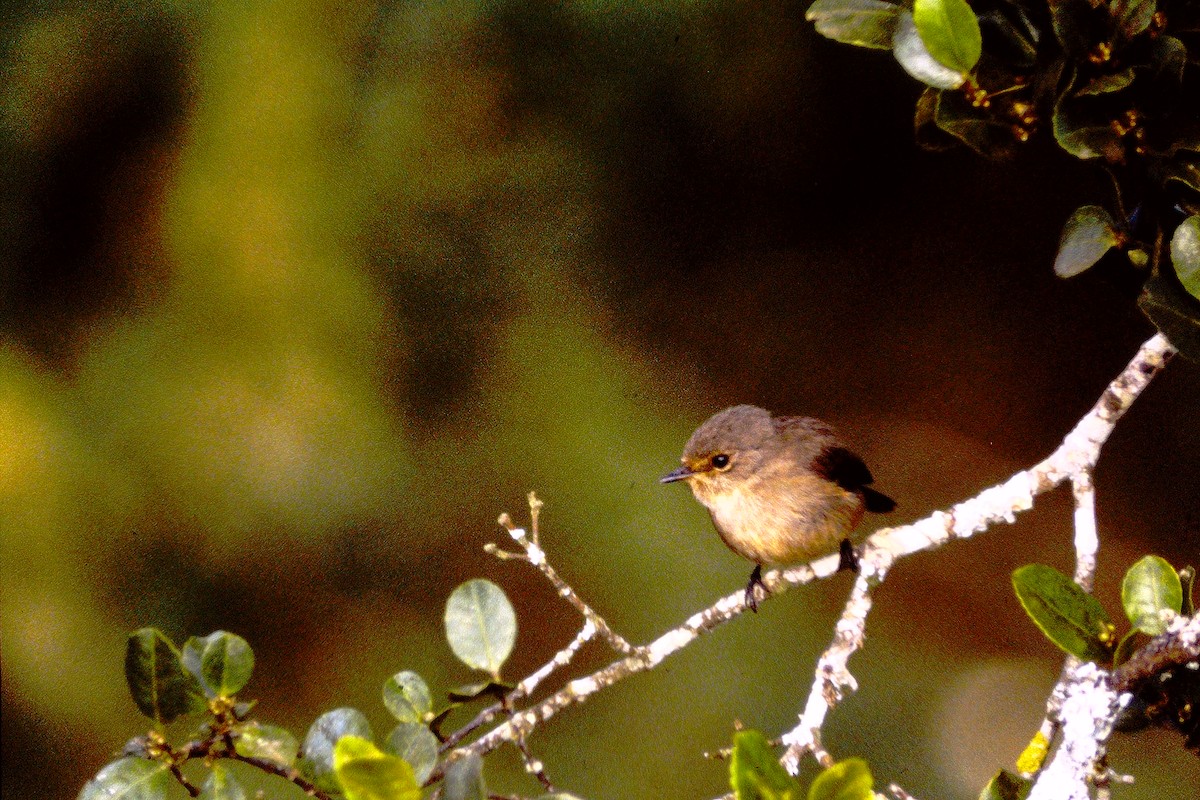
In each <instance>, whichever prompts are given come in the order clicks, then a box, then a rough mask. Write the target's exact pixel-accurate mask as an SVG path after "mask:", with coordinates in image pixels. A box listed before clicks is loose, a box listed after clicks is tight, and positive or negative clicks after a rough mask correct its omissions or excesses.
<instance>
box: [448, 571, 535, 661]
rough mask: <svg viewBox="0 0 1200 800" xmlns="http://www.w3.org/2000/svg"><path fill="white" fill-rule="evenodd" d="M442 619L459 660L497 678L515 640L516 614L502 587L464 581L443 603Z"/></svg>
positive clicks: (476, 579) (485, 582) (481, 581)
mask: <svg viewBox="0 0 1200 800" xmlns="http://www.w3.org/2000/svg"><path fill="white" fill-rule="evenodd" d="M445 621H446V639H447V641H449V642H450V649H451V650H453V651H454V655H456V656H457V657H458V660H459V661H462V662H463V663H464V664H466V665H467V666H469V667H471V668H473V669H482V670H486V671H487V672H489V673H491V674H492V676H493V677H496V678H497V679H498V678H499V675H500V667H501V665H502V664H504V660H505V659H507V658H508V655H509V653H511V652H512V648H513V644H514V643H515V642H516V640H517V615H516V613H515V612H514V611H513V607H512V604H511V603H509V602H508V597H506V596H505V594H504V590H503V589H501V588H500V587H499V586H497V585H496V584H494V583H492V582H491V581H488V580H484V579H483V578H475V579H474V580H469V581H467V582H466V583H464V584H462V585H461V586H459V587H458V588H457V589H455V590H454V592H453V593H452V594H451V595H450V599H449V600H448V601H447V602H446V616H445Z"/></svg>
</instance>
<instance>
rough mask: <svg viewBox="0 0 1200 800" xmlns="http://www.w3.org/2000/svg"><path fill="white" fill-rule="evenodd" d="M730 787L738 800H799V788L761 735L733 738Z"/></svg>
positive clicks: (743, 734) (750, 733) (753, 733)
mask: <svg viewBox="0 0 1200 800" xmlns="http://www.w3.org/2000/svg"><path fill="white" fill-rule="evenodd" d="M729 784H730V786H731V787H732V788H733V794H734V796H735V797H736V798H737V800H758V799H759V798H761V800H798V799H799V797H800V784H799V783H797V782H796V779H795V778H793V777H792V776H791V775H788V774H787V771H786V770H785V769H784V768H783V767H782V766H781V765H780V763H779V758H778V757H777V756H776V755H775V751H774V750H773V749H772V748H771V745H770V744H769V743H768V742H767V737H765V736H763V735H762V734H761V733H759V732H758V731H738V732H737V733H735V734H734V735H733V756H732V758H730V760H729Z"/></svg>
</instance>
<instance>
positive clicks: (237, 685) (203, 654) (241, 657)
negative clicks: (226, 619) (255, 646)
mask: <svg viewBox="0 0 1200 800" xmlns="http://www.w3.org/2000/svg"><path fill="white" fill-rule="evenodd" d="M182 659H183V665H184V667H185V668H186V669H187V671H188V672H190V673H192V675H194V676H196V679H197V680H199V681H200V685H201V687H203V689H204V693H205V694H206V695H207V696H208V697H218V696H219V697H229V696H231V695H234V694H237V693H238V692H239V691H241V690H242V687H243V686H245V685H246V683H247V682H248V681H249V680H250V675H251V673H253V672H254V651H252V650H251V649H250V644H249V643H248V642H247V641H246V640H245V639H243V638H242V637H240V636H238V635H237V634H236V633H227V632H226V631H216V632H215V633H210V634H209V635H208V636H203V637H200V636H193V637H191V638H190V639H188V640H187V642H185V643H184V645H183V654H182Z"/></svg>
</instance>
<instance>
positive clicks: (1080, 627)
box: [1012, 564, 1114, 661]
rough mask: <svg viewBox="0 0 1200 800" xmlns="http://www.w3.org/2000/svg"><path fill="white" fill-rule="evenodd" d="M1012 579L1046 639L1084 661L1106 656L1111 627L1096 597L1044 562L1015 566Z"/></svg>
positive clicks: (1023, 605) (1108, 652) (1108, 651)
mask: <svg viewBox="0 0 1200 800" xmlns="http://www.w3.org/2000/svg"><path fill="white" fill-rule="evenodd" d="M1012 582H1013V588H1014V589H1016V592H1017V598H1018V599H1019V600H1020V601H1021V606H1022V607H1023V608H1024V609H1025V613H1026V614H1028V615H1029V618H1030V619H1032V620H1033V621H1034V623H1035V624H1036V625H1037V626H1038V627H1039V628H1041V630H1042V633H1044V634H1046V637H1047V638H1048V639H1050V641H1052V642H1054V643H1055V644H1056V645H1058V646H1059V647H1060V648H1062V649H1063V650H1064V651H1066V652H1067V653H1070V654H1071V655H1073V656H1076V657H1078V658H1081V659H1083V660H1084V661H1106V660H1107V659H1108V657H1109V655H1110V654H1111V653H1112V650H1111V647H1112V645H1113V644H1114V643H1113V641H1112V633H1113V627H1112V623H1111V622H1109V619H1108V614H1106V613H1105V611H1104V607H1103V606H1102V605H1100V601H1099V600H1097V599H1096V598H1095V597H1093V596H1092V595H1090V594H1088V593H1087V592H1085V591H1084V590H1083V589H1081V588H1080V587H1079V585H1078V584H1076V583H1075V582H1074V581H1073V580H1071V579H1070V578H1068V577H1067V576H1066V575H1064V574H1062V573H1061V572H1059V571H1058V570H1056V569H1054V567H1049V566H1046V565H1045V564H1029V565H1027V566H1024V567H1021V568H1019V569H1017V570H1016V571H1015V572H1013V576H1012Z"/></svg>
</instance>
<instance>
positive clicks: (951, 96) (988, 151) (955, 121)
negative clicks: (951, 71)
mask: <svg viewBox="0 0 1200 800" xmlns="http://www.w3.org/2000/svg"><path fill="white" fill-rule="evenodd" d="M937 95H938V97H937V106H936V108H935V109H934V122H936V123H937V127H938V128H939V129H941V130H942V131H944V132H946V133H948V134H950V135H951V136H953V137H955V138H956V139H958V140H959V141H961V142H962V143H964V144H966V145H967V146H968V147H970V148H971V149H972V150H974V151H975V152H977V153H979V154H980V155H982V156H985V157H987V158H1008V157H1010V156H1012V155H1014V154H1015V152H1016V145H1017V139H1016V138H1015V137H1014V136H1013V133H1012V129H1011V128H1010V127H1009V126H1008V125H1006V124H997V123H996V121H995V120H994V119H993V118H992V117H991V116H990V115H989V114H988V113H987V112H986V111H985V110H983V109H980V108H976V107H975V106H973V105H972V104H971V101H970V100H968V99H967V97H966V96H965V95H964V94H963V93H962V92H938V93H937Z"/></svg>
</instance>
